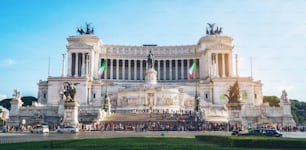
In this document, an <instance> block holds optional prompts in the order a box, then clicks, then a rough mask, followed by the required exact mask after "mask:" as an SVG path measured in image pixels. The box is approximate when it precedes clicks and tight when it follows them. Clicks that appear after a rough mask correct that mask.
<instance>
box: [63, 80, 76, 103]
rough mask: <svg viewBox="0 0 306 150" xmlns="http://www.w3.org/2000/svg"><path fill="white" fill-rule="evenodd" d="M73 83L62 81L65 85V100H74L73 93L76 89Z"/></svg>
mask: <svg viewBox="0 0 306 150" xmlns="http://www.w3.org/2000/svg"><path fill="white" fill-rule="evenodd" d="M74 85H77V84H76V83H75V84H71V83H69V82H64V86H66V89H65V91H64V95H65V97H64V99H65V101H66V102H74V101H75V94H76V90H75V87H74Z"/></svg>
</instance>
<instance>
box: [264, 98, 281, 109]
mask: <svg viewBox="0 0 306 150" xmlns="http://www.w3.org/2000/svg"><path fill="white" fill-rule="evenodd" d="M263 102H264V103H269V106H271V107H279V102H280V99H279V98H278V97H277V96H263Z"/></svg>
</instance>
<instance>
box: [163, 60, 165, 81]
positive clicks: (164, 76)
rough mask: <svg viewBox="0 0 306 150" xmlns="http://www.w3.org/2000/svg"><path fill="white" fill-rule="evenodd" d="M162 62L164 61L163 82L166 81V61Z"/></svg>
mask: <svg viewBox="0 0 306 150" xmlns="http://www.w3.org/2000/svg"><path fill="white" fill-rule="evenodd" d="M163 61H164V70H163V73H164V80H166V60H163Z"/></svg>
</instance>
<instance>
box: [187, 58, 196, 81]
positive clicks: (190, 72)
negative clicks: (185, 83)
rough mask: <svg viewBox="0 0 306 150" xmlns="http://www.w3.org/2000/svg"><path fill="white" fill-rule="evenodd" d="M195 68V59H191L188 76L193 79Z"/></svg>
mask: <svg viewBox="0 0 306 150" xmlns="http://www.w3.org/2000/svg"><path fill="white" fill-rule="evenodd" d="M196 70H197V61H196V60H193V63H192V66H191V67H190V68H189V70H188V73H189V78H190V79H193V78H195V73H196Z"/></svg>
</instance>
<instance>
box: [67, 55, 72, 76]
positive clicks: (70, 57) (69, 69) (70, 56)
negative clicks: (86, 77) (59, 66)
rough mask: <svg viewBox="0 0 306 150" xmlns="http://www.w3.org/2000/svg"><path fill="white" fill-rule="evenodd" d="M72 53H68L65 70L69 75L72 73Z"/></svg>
mask: <svg viewBox="0 0 306 150" xmlns="http://www.w3.org/2000/svg"><path fill="white" fill-rule="evenodd" d="M71 68H72V53H68V71H67V76H68V77H71V75H72V70H71Z"/></svg>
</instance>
